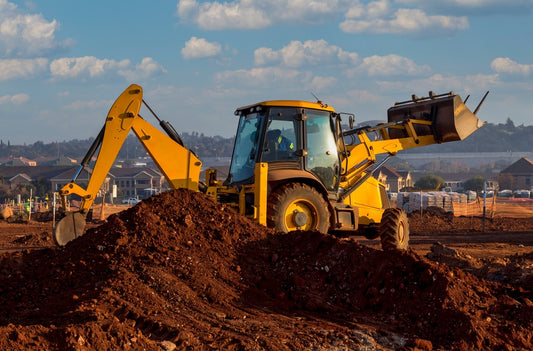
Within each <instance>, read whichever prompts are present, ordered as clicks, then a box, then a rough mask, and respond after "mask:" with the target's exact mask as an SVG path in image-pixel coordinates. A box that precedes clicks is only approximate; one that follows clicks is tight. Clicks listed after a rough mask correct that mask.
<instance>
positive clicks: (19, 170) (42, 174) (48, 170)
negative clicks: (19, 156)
mask: <svg viewBox="0 0 533 351" xmlns="http://www.w3.org/2000/svg"><path fill="white" fill-rule="evenodd" d="M68 168H70V167H51V166H50V167H41V166H0V180H1V182H4V183H6V184H8V185H9V187H10V188H11V189H14V188H15V187H16V186H17V185H21V186H24V185H30V184H31V182H32V181H34V180H36V179H38V178H43V179H47V180H50V178H52V177H54V176H56V175H57V174H60V173H62V172H64V171H65V170H66V169H68Z"/></svg>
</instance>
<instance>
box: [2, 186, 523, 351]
mask: <svg viewBox="0 0 533 351" xmlns="http://www.w3.org/2000/svg"><path fill="white" fill-rule="evenodd" d="M432 211H434V212H432ZM462 220H464V221H465V222H468V223H467V224H468V228H470V229H469V230H468V231H469V232H470V234H474V235H477V234H479V235H480V237H481V236H482V235H483V233H482V230H481V229H480V228H481V227H480V226H481V225H483V226H485V230H487V231H494V230H499V232H497V235H498V236H501V235H504V234H505V230H509V231H510V232H512V233H514V234H513V235H515V236H516V238H517V240H519V239H520V238H521V239H523V240H522V241H520V240H519V241H520V242H517V243H512V245H513V246H512V247H513V248H515V247H516V250H515V251H509V252H515V253H514V254H510V255H506V256H505V255H504V256H501V255H500V256H499V257H496V258H492V259H491V258H489V257H483V256H484V255H479V257H474V256H472V255H470V254H467V253H465V252H466V251H463V250H462V249H460V248H452V247H450V246H448V245H446V244H445V243H442V242H438V241H439V238H449V236H450V235H451V236H452V237H454V238H456V237H457V235H459V233H460V229H461V228H460V225H461V221H462ZM410 222H411V228H412V231H413V235H412V237H411V239H412V241H413V242H415V246H416V241H417V240H418V241H419V242H420V243H421V244H420V245H422V246H423V245H426V246H425V247H426V250H425V253H424V255H421V254H419V253H417V252H416V251H415V250H409V251H404V252H395V251H394V252H383V251H381V250H380V249H379V248H378V246H377V244H376V242H371V241H368V240H367V241H365V240H362V241H357V240H356V239H353V238H345V239H339V238H335V237H333V236H330V235H324V234H320V233H317V232H296V233H290V234H280V233H275V232H273V231H271V230H269V229H267V228H265V227H263V226H260V225H257V224H255V223H253V222H251V221H249V220H247V219H246V218H244V217H241V216H239V215H237V214H235V213H234V212H233V211H232V210H230V209H229V208H227V207H225V206H224V205H221V204H217V203H215V202H213V201H212V200H211V199H210V198H208V197H207V196H206V195H203V194H201V193H193V192H190V191H187V190H175V191H171V192H167V193H164V194H161V195H158V196H155V197H152V198H150V199H147V200H145V201H142V202H141V203H139V204H138V205H136V206H135V207H132V208H130V209H127V210H125V211H123V212H120V213H118V214H115V215H112V216H110V217H109V218H108V219H107V220H106V221H105V222H103V223H102V224H101V225H92V226H91V227H92V228H90V229H89V230H88V231H87V233H86V234H85V235H84V236H82V237H80V238H78V239H76V240H74V241H72V242H71V243H69V244H68V245H67V246H65V247H63V248H56V247H54V246H53V243H52V241H51V239H50V236H51V234H50V230H49V229H45V228H44V227H43V228H42V229H41V228H40V227H38V229H36V230H35V231H34V233H33V234H27V235H25V234H24V233H19V234H18V235H12V236H9V234H7V236H4V240H3V242H2V244H3V250H2V253H1V254H0V261H1V262H0V280H1V282H2V283H1V285H0V349H3V350H118V349H120V350H173V349H177V350H219V349H222V350H531V349H533V302H532V300H533V278H532V277H533V275H532V274H531V271H532V267H533V253H532V251H533V249H532V245H533V243H532V242H531V241H532V240H531V238H532V235H531V234H532V224H533V219H525V220H524V219H522V220H514V219H513V220H510V219H507V220H505V219H490V220H487V221H486V222H485V224H483V223H482V222H481V219H472V218H465V219H461V218H454V217H453V216H449V215H447V214H446V213H439V212H438V211H437V210H431V209H430V210H429V211H426V212H425V213H423V214H413V215H411V218H410ZM474 222H475V223H474ZM15 225H17V224H12V223H7V224H5V225H4V227H2V226H0V231H2V229H5V228H8V229H9V228H12V227H10V226H15ZM46 225H48V224H46ZM17 228H18V227H17ZM464 231H465V229H464V228H463V232H461V233H464ZM440 235H441V236H440ZM493 236H494V235H493ZM430 237H431V238H432V239H431V240H430V239H427V240H428V241H427V242H426V241H424V240H426V239H425V238H430ZM6 238H7V239H6ZM524 238H525V239H524ZM527 238H529V239H527ZM528 240H529V241H528ZM430 242H431V244H429V243H430ZM468 245H475V246H476V247H478V248H479V246H477V245H483V243H480V242H476V241H472V243H471V244H468ZM498 245H499V244H498ZM480 250H482V248H481V249H480ZM513 250H514V249H513ZM485 256H487V255H485Z"/></svg>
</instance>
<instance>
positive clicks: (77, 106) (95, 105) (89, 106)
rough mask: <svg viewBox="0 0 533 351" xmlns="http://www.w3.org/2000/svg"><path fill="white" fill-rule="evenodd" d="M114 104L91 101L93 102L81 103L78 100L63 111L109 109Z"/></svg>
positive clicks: (106, 101) (107, 101)
mask: <svg viewBox="0 0 533 351" xmlns="http://www.w3.org/2000/svg"><path fill="white" fill-rule="evenodd" d="M112 104H113V102H112V101H109V100H91V101H81V100H77V101H74V102H72V103H71V104H69V105H65V106H63V107H62V108H63V110H73V111H86V110H94V109H102V108H109V106H111V105H112Z"/></svg>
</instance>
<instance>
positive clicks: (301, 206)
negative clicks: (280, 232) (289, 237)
mask: <svg viewBox="0 0 533 351" xmlns="http://www.w3.org/2000/svg"><path fill="white" fill-rule="evenodd" d="M302 213H303V214H304V215H305V218H306V219H307V221H306V222H305V224H304V225H303V226H299V225H298V224H297V223H296V219H295V216H296V214H302ZM283 216H284V217H285V219H284V220H285V225H286V226H287V231H289V232H290V231H293V230H311V229H313V228H316V223H317V221H318V218H317V216H318V209H317V208H316V206H315V205H314V204H313V203H312V202H311V201H307V200H305V199H298V200H294V201H293V202H291V203H290V204H289V206H287V210H286V211H285V213H284V214H283Z"/></svg>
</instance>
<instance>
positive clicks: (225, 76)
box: [215, 67, 311, 86]
mask: <svg viewBox="0 0 533 351" xmlns="http://www.w3.org/2000/svg"><path fill="white" fill-rule="evenodd" d="M215 79H216V81H217V82H219V83H223V82H228V83H230V82H238V83H239V84H241V85H251V86H258V85H263V86H266V85H272V84H276V83H277V82H290V83H294V84H297V83H300V82H304V81H305V82H308V81H309V80H310V79H311V74H310V73H309V72H301V71H298V70H294V69H284V68H280V67H265V68H252V69H250V70H245V69H240V70H236V71H224V72H220V73H217V74H216V76H215Z"/></svg>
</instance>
